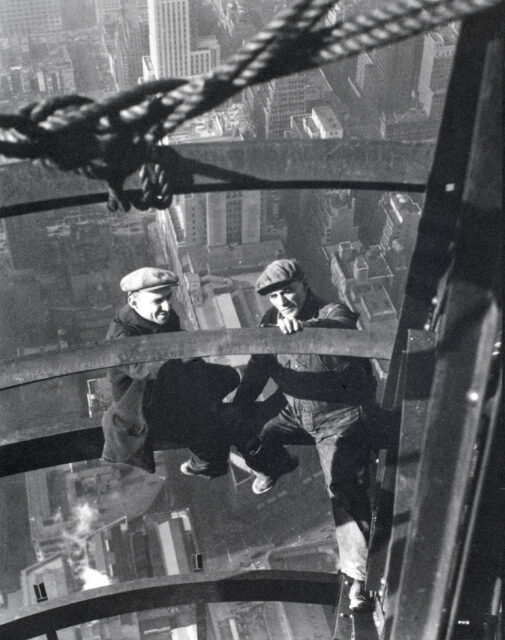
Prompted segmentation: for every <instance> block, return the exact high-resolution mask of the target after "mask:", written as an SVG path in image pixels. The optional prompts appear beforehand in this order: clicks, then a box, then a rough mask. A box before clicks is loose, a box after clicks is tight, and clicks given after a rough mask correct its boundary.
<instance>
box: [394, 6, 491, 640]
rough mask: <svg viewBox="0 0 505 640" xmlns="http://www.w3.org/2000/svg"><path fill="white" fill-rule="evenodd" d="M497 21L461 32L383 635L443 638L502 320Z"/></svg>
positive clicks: (478, 19)
mask: <svg viewBox="0 0 505 640" xmlns="http://www.w3.org/2000/svg"><path fill="white" fill-rule="evenodd" d="M493 21H494V22H493ZM499 24H500V20H499V14H497V13H494V12H492V13H491V14H489V15H484V14H483V15H481V16H474V17H472V18H471V19H468V20H467V21H466V22H465V25H464V29H463V33H462V38H464V39H463V43H464V42H465V41H466V40H465V39H466V38H470V39H471V40H472V41H473V42H479V41H483V43H484V45H485V51H484V53H485V55H484V62H485V67H484V73H483V80H482V84H481V85H480V86H479V88H480V99H479V104H478V110H477V123H476V126H475V128H472V132H473V135H472V147H471V155H470V166H469V170H468V172H467V175H466V182H465V184H464V185H462V188H461V204H460V208H459V209H460V210H459V229H458V234H457V236H456V241H455V246H454V252H453V257H454V264H453V268H452V271H451V274H450V277H449V278H448V285H447V286H448V293H447V296H446V304H445V310H444V314H443V316H442V324H441V333H440V340H439V343H438V345H437V358H436V365H435V374H434V382H433V387H432V394H431V399H430V405H429V409H428V417H427V424H426V435H425V439H424V443H423V451H422V460H421V464H420V467H419V472H418V478H417V487H416V492H415V498H414V501H413V509H412V514H411V526H410V529H409V536H408V540H407V544H406V548H405V555H404V561H403V571H402V575H401V580H400V586H399V593H398V600H397V603H396V605H397V606H396V608H395V613H394V620H393V627H392V632H391V640H438V639H439V638H442V637H444V635H445V632H446V627H447V623H448V612H449V610H450V607H451V602H452V599H453V597H454V594H455V592H454V589H455V584H456V575H457V570H458V566H459V563H460V562H461V561H462V555H461V552H462V549H463V543H464V540H465V531H466V528H467V527H468V515H469V513H470V512H471V508H472V502H473V500H474V493H473V492H474V490H475V487H474V484H475V482H474V480H475V479H474V473H475V451H476V450H478V447H479V445H478V442H479V438H480V433H481V428H482V427H481V424H482V423H481V414H482V408H483V402H484V398H485V394H486V389H487V385H488V379H489V373H490V366H491V356H492V352H493V345H494V342H495V338H496V333H497V331H498V330H499V329H500V320H501V318H500V311H499V308H498V304H500V300H501V286H500V285H501V261H500V250H501V248H502V247H501V228H502V226H501V222H502V211H501V194H502V188H501V187H502V185H501V179H502V178H501V175H502V170H501V152H502V141H501V126H500V125H501V104H502V103H501V91H500V89H501V86H500V85H501V82H500V78H501V66H500V58H501V45H500V39H499V34H498V29H497V27H498V25H499ZM479 35H480V37H479ZM486 38H489V39H488V40H486ZM467 73H468V71H467ZM475 80H476V78H475V77H473V81H474V82H475ZM461 91H462V87H459V91H458V95H459V96H461ZM468 133H469V132H466V135H468Z"/></svg>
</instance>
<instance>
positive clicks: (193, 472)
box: [180, 460, 228, 480]
mask: <svg viewBox="0 0 505 640" xmlns="http://www.w3.org/2000/svg"><path fill="white" fill-rule="evenodd" d="M180 469H181V473H183V474H184V475H185V476H200V478H207V479H209V480H210V479H211V478H219V477H220V476H225V475H226V474H227V473H228V468H226V469H223V470H222V471H219V472H217V473H216V472H215V471H209V470H208V469H207V470H203V469H195V468H194V467H193V465H192V464H191V460H186V461H185V462H183V463H182V464H181V467H180Z"/></svg>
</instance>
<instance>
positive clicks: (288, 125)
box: [0, 0, 458, 640]
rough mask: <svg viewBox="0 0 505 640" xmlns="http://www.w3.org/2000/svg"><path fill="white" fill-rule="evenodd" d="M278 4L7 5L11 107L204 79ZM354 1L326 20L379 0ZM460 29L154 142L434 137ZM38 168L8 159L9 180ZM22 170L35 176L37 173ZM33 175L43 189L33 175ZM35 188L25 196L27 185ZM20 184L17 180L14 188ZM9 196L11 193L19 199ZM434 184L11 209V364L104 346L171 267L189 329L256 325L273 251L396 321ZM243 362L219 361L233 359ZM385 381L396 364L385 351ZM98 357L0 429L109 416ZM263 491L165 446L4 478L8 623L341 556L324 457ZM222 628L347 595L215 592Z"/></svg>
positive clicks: (52, 1) (317, 633)
mask: <svg viewBox="0 0 505 640" xmlns="http://www.w3.org/2000/svg"><path fill="white" fill-rule="evenodd" d="M288 4H289V2H287V1H285V0H0V112H2V113H13V112H15V111H17V110H18V109H20V108H21V107H23V106H24V105H26V104H28V103H31V102H34V101H39V100H42V99H46V98H50V97H52V96H58V95H63V94H81V95H85V96H89V97H91V98H92V99H94V100H102V99H104V98H106V97H108V96H110V95H113V94H114V93H116V92H118V91H122V90H125V89H128V88H131V87H133V86H135V85H137V84H139V83H142V82H146V81H149V80H153V79H159V78H164V77H178V78H181V77H183V78H191V77H197V76H199V75H201V74H204V73H207V72H209V71H211V70H212V69H214V68H215V67H216V66H218V65H219V64H220V63H221V62H222V61H224V60H226V59H227V58H228V57H229V56H230V55H232V54H233V53H234V52H236V51H237V50H238V49H239V48H240V47H241V46H242V44H243V43H244V41H246V40H247V39H248V38H250V37H252V36H253V35H255V34H256V33H257V32H258V31H259V30H261V28H262V27H263V26H264V25H265V24H267V23H268V21H270V20H271V19H272V18H273V17H274V16H275V14H276V13H277V12H278V11H279V10H281V9H283V8H285V7H286V6H287V5H288ZM380 4H381V3H380V2H379V1H378V0H342V2H340V3H338V4H337V3H336V4H335V7H334V9H333V10H332V11H331V12H330V13H329V14H328V17H327V21H328V24H334V23H337V22H338V21H341V20H343V19H345V18H346V17H349V16H352V15H354V14H358V13H363V12H366V11H369V10H371V9H373V8H376V7H378V6H380ZM457 38H458V25H457V24H456V23H452V24H449V25H447V26H444V27H440V28H437V29H436V30H434V31H432V32H429V33H426V34H421V35H418V36H416V37H414V38H410V39H408V40H405V41H404V42H401V43H399V44H397V45H390V46H386V47H383V48H381V49H375V50H373V51H371V52H369V53H361V54H359V55H357V56H355V57H352V58H348V59H346V60H345V61H343V62H340V63H338V64H329V65H327V66H326V67H322V68H319V69H314V70H310V71H307V72H303V73H297V74H294V75H291V76H287V77H284V78H281V79H276V80H271V81H270V82H268V83H265V84H261V85H257V86H253V87H249V88H247V89H246V90H244V91H243V92H242V93H240V94H237V95H236V96H235V97H234V98H231V99H230V100H228V101H227V102H225V103H223V104H222V105H220V106H219V107H217V108H216V109H215V110H213V111H210V112H208V113H206V114H204V115H202V116H200V117H198V118H195V119H193V120H191V121H189V122H188V123H185V124H184V125H183V126H181V127H180V128H179V129H177V130H176V131H175V132H174V133H173V134H171V135H169V136H167V137H166V138H165V139H163V141H162V144H167V145H169V144H171V143H178V144H183V143H186V142H210V143H213V142H227V143H232V142H233V143H234V144H237V145H239V144H241V142H242V141H247V140H254V139H256V140H260V141H262V140H266V141H268V140H276V139H277V140H279V139H283V140H285V139H314V138H321V139H330V138H335V139H342V140H352V139H358V140H359V139H374V140H383V141H390V140H398V141H422V142H435V140H436V137H437V133H438V128H439V125H440V120H441V115H442V109H443V106H444V101H445V94H446V89H447V84H448V80H449V74H450V70H451V64H452V60H453V57H454V52H455V47H456V42H457ZM25 167H26V165H25V163H24V162H21V161H20V162H18V161H12V160H7V159H5V158H2V157H1V156H0V192H2V193H5V194H6V193H8V192H9V189H11V188H12V184H13V176H14V175H15V176H16V181H15V184H19V183H20V176H21V182H22V176H23V175H24V173H23V172H24V171H26V169H25ZM27 175H28V174H27ZM33 188H34V186H33ZM30 189H31V185H30V183H29V182H26V183H25V191H24V193H22V194H21V193H20V194H19V199H20V200H21V199H24V200H26V199H29V197H28V198H27V197H26V196H27V195H28V196H29V194H30ZM10 197H11V198H12V194H10ZM14 198H15V196H14ZM422 206H423V196H422V195H421V194H417V193H400V192H378V191H362V190H361V191H358V190H352V189H329V188H325V189H318V190H316V189H300V190H265V191H228V192H212V193H195V194H185V195H177V196H175V197H174V199H173V202H172V204H171V206H170V207H169V208H168V209H165V210H161V211H157V210H150V211H147V212H141V211H137V210H135V209H132V210H130V211H129V212H124V211H117V212H111V211H110V210H109V209H108V208H107V206H106V205H105V204H96V205H86V206H84V205H82V206H74V207H71V208H66V209H57V210H51V211H45V212H41V213H36V214H25V215H21V216H16V217H11V218H5V219H3V220H2V221H1V222H0V269H1V278H0V297H1V300H2V304H1V305H0V359H2V360H7V359H11V358H15V357H18V356H23V355H29V354H35V353H44V352H51V351H56V350H59V349H61V348H63V347H68V346H75V345H80V344H81V345H82V344H84V343H90V342H96V341H99V340H103V339H104V337H105V334H106V331H107V326H108V324H109V322H110V320H111V318H112V316H113V314H114V310H115V309H116V308H117V307H119V306H121V305H122V304H124V302H125V298H124V293H123V292H121V290H120V288H119V281H120V279H121V278H122V276H123V275H124V274H126V273H128V272H130V271H133V270H134V269H137V268H140V267H143V266H146V265H152V266H160V267H165V268H168V269H171V270H173V271H175V272H176V273H177V274H178V276H179V281H180V283H181V285H182V286H180V287H178V290H177V300H176V307H177V311H178V313H179V314H180V316H181V318H182V320H183V324H184V327H185V328H186V329H187V330H206V329H222V328H226V329H234V328H243V327H244V328H245V327H256V326H257V325H258V323H259V321H260V319H261V317H262V315H263V313H264V312H265V310H266V308H267V306H268V302H267V301H265V300H264V299H262V298H260V297H258V296H257V295H256V293H255V290H254V284H255V281H256V279H257V277H258V275H259V273H260V272H261V271H262V270H263V269H264V268H265V267H266V265H267V264H269V263H270V262H271V261H272V260H274V259H276V258H280V257H296V258H297V259H298V260H299V261H300V263H301V264H302V266H303V267H304V269H305V271H306V273H307V276H308V278H309V281H310V282H311V283H312V284H313V288H314V290H315V291H316V293H318V294H320V295H321V296H323V297H324V298H326V299H327V300H328V301H337V300H342V301H343V302H345V303H346V304H347V305H348V306H349V307H351V308H352V309H353V310H355V311H357V312H358V313H359V314H360V316H359V328H360V329H364V330H370V329H373V328H381V329H382V328H384V329H387V330H390V331H391V332H393V333H394V331H395V329H396V327H397V324H398V318H399V313H400V310H401V305H402V301H403V296H404V289H405V284H406V279H407V274H408V267H409V262H410V259H411V257H412V253H413V251H414V246H415V242H416V234H417V228H418V224H419V220H420V215H421V211H422ZM247 360H248V357H247V356H226V357H224V356H223V357H220V358H219V359H216V361H219V362H222V363H225V364H230V365H232V366H234V367H236V368H238V369H239V371H240V370H242V369H243V367H244V366H245V364H246V362H247ZM373 367H374V373H375V375H376V378H377V381H378V387H379V390H378V393H379V394H380V393H381V392H382V390H383V389H384V384H385V381H386V379H387V374H388V363H387V361H373ZM110 399H111V398H110V390H109V388H108V383H107V381H106V378H105V371H95V372H92V373H83V374H78V375H72V376H67V377H63V378H59V379H55V380H49V381H46V382H43V383H42V382H40V383H35V384H30V385H26V386H21V387H18V388H14V389H10V390H4V391H2V392H1V398H0V441H4V442H7V441H8V439H9V438H10V437H12V436H13V434H18V433H24V434H26V437H27V438H32V437H35V436H36V434H37V431H40V430H42V429H44V430H45V432H48V431H50V430H51V429H54V430H57V429H58V425H62V424H66V425H68V424H71V425H72V427H73V428H75V429H78V428H86V427H87V426H95V427H96V426H99V425H100V419H101V415H102V413H103V411H104V409H105V408H106V407H107V406H108V403H109V402H110ZM296 453H297V456H298V458H299V459H300V465H299V467H298V469H297V470H296V471H295V472H293V473H292V474H290V476H289V478H287V477H284V478H281V480H280V481H279V482H278V483H277V484H276V486H275V488H274V489H273V490H272V491H271V492H269V493H268V494H267V495H265V496H261V495H260V496H258V495H254V494H253V493H252V492H251V481H252V477H253V476H252V473H251V471H250V470H249V469H248V467H247V466H246V464H245V463H244V461H243V459H242V458H241V457H240V456H239V455H238V454H232V457H231V464H230V471H229V473H228V474H227V475H226V476H224V477H222V478H217V479H215V480H212V481H211V482H205V481H198V480H195V479H192V478H187V477H184V476H183V475H181V474H180V472H179V466H180V464H181V462H182V461H183V460H184V459H185V458H186V457H187V452H186V451H184V450H169V451H159V452H157V453H156V473H155V474H154V475H149V474H147V473H144V472H142V471H140V470H133V469H132V470H131V471H130V472H129V473H125V472H124V470H121V469H118V468H116V467H115V466H114V465H110V464H106V463H104V462H103V461H100V460H88V461H83V462H79V463H72V464H68V465H62V466H59V467H55V468H50V469H40V470H37V471H32V472H29V473H26V474H20V475H15V476H10V477H7V478H2V479H1V480H0V511H1V513H2V518H1V519H0V623H1V622H2V621H6V620H10V619H12V618H13V617H14V616H15V614H16V611H17V610H18V609H19V608H20V607H22V606H26V605H35V604H36V603H37V602H38V601H42V600H45V598H44V597H43V595H44V594H40V593H37V589H35V588H34V587H35V586H37V585H40V584H41V583H43V584H44V586H45V590H46V595H47V598H49V599H51V598H55V597H59V596H64V595H68V594H72V593H75V592H79V591H82V590H85V589H92V588H95V587H100V586H105V585H109V584H114V583H120V582H125V581H128V580H134V579H138V578H150V577H154V576H166V575H168V576H171V575H174V576H175V575H185V574H189V573H191V572H193V571H202V570H203V571H204V572H210V573H212V572H216V571H225V570H230V571H231V570H234V569H237V570H238V569H240V570H246V569H269V568H273V569H297V570H310V571H330V572H333V571H335V572H336V571H338V569H339V558H338V550H337V544H336V539H335V530H334V525H333V518H332V514H331V508H330V502H329V499H328V497H327V495H326V492H325V488H324V480H323V477H322V475H323V474H322V471H321V470H320V467H319V462H318V457H317V453H316V451H315V450H314V449H313V448H310V447H297V452H296ZM206 616H207V633H208V634H209V638H212V639H214V640H239V639H245V638H247V639H249V640H272V639H287V640H323V639H326V638H330V637H331V629H332V628H333V626H334V610H333V609H332V608H331V607H323V606H320V605H299V604H296V605H295V604H290V603H281V602H274V603H261V602H258V603H240V602H237V603H216V604H212V605H207V607H206ZM196 618H197V611H196V607H194V606H189V605H188V606H179V607H173V608H171V609H156V610H148V611H140V612H137V613H132V614H128V615H122V616H116V617H113V618H109V619H102V620H98V621H95V622H92V623H87V624H83V625H80V626H79V627H75V628H74V627H73V628H68V629H64V630H63V631H58V638H59V639H60V640H98V639H100V640H109V639H111V638H118V639H125V640H148V639H149V640H165V639H171V640H197V630H196V629H197V625H196Z"/></svg>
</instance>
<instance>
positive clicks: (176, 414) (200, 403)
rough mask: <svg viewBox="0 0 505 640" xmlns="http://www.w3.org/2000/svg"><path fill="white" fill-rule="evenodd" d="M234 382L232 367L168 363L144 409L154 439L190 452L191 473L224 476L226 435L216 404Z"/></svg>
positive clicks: (197, 362)
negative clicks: (174, 443) (180, 446)
mask: <svg viewBox="0 0 505 640" xmlns="http://www.w3.org/2000/svg"><path fill="white" fill-rule="evenodd" d="M239 379H240V378H239V375H238V373H237V372H236V371H235V369H233V368H232V367H229V366H224V365H218V364H210V363H207V362H204V361H203V360H200V359H198V360H193V361H189V362H181V361H171V362H167V363H166V364H165V365H163V367H162V368H161V369H160V371H159V373H158V377H157V379H156V381H155V384H154V388H153V393H152V396H151V398H150V399H149V400H148V402H147V406H146V408H145V412H146V417H147V422H148V426H149V430H150V434H151V435H152V439H153V441H154V440H156V441H160V440H161V441H163V440H166V441H172V442H176V443H178V444H180V445H182V446H184V447H187V448H188V449H190V451H191V458H190V467H191V468H192V469H193V470H194V471H197V472H199V473H202V474H204V475H207V476H209V477H217V476H221V475H224V474H225V473H226V472H227V470H228V456H229V452H230V446H231V434H230V430H229V429H228V428H227V427H226V425H224V424H223V421H222V418H221V414H220V411H219V403H220V401H221V400H222V399H223V398H224V397H225V396H227V395H228V393H230V392H231V391H233V389H235V387H236V386H237V385H238V382H239Z"/></svg>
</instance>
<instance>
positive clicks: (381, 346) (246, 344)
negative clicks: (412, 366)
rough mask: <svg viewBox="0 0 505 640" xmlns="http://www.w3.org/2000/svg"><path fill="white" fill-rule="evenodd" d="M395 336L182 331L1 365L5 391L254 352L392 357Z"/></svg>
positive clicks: (312, 330)
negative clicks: (129, 367) (141, 365)
mask: <svg viewBox="0 0 505 640" xmlns="http://www.w3.org/2000/svg"><path fill="white" fill-rule="evenodd" d="M392 344H393V335H392V334H391V333H389V332H388V333H385V332H381V331H370V332H367V331H351V330H349V329H316V328H307V329H306V330H304V331H303V332H300V333H296V334H293V335H289V336H284V335H283V334H282V333H281V332H280V331H279V330H278V329H277V328H275V329H268V328H263V329H257V328H256V329H220V330H214V331H188V332H184V331H180V332H173V333H168V334H156V335H150V336H139V337H132V338H122V339H118V340H104V341H101V342H97V343H93V344H87V345H84V346H82V347H67V348H64V349H61V350H59V351H55V352H50V353H41V354H35V355H30V356H23V357H21V358H15V359H12V360H4V361H3V362H0V389H9V388H11V387H16V386H20V385H23V384H27V383H30V382H36V381H39V380H48V379H50V378H57V377H61V376H68V375H71V374H74V373H81V372H83V371H94V370H97V369H104V368H107V367H114V366H119V365H125V364H131V363H138V362H155V361H161V360H170V359H173V358H188V357H196V356H198V357H200V356H222V355H229V354H234V355H238V354H246V355H247V354H250V353H327V354H334V355H345V356H356V357H361V358H381V359H385V360H387V359H388V358H389V357H390V353H391V349H392Z"/></svg>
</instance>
